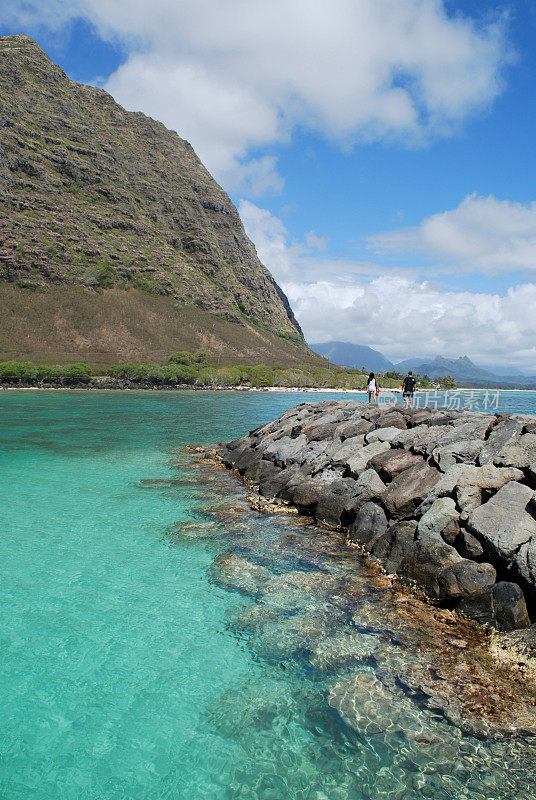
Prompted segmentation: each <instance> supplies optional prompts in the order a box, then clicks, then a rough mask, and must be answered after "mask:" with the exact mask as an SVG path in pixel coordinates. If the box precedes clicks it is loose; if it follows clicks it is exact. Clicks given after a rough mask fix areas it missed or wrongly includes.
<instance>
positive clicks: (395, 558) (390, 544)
mask: <svg viewBox="0 0 536 800" xmlns="http://www.w3.org/2000/svg"><path fill="white" fill-rule="evenodd" d="M416 532H417V522H416V520H401V521H400V522H395V524H394V525H391V526H390V527H389V528H388V529H387V530H386V531H385V533H384V534H383V535H381V536H378V537H376V538H375V539H374V542H373V543H372V546H371V549H370V552H371V554H372V556H373V557H374V558H375V559H376V560H377V561H379V563H380V564H381V565H382V567H383V568H384V569H385V570H386V572H388V573H395V572H397V571H398V568H399V566H400V563H401V561H402V560H403V559H404V558H405V557H406V556H407V555H409V553H410V552H411V550H412V548H413V545H414V541H415V534H416Z"/></svg>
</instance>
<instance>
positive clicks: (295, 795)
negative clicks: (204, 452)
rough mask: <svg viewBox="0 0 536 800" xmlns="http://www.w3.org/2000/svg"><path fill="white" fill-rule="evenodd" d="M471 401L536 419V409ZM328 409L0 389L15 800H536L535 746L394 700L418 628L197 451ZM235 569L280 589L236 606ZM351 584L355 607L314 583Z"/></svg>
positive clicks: (8, 764) (524, 398) (7, 737)
mask: <svg viewBox="0 0 536 800" xmlns="http://www.w3.org/2000/svg"><path fill="white" fill-rule="evenodd" d="M454 394H455V393H453V395H454ZM456 395H457V396H458V397H461V398H462V402H465V403H469V404H470V406H471V407H473V408H477V406H478V403H480V405H481V406H482V404H483V403H484V402H486V403H496V407H490V408H488V410H493V411H518V412H523V413H536V392H500V393H499V396H498V398H496V399H495V398H492V399H490V395H491V393H489V394H488V395H486V394H485V393H483V392H481V393H463V392H460V393H456ZM331 396H338V395H337V394H336V393H333V394H322V395H320V394H316V393H314V394H313V393H304V392H299V393H295V394H294V393H288V392H285V393H283V392H266V393H248V392H231V391H229V392H82V391H77V392H74V391H69V392H44V391H41V392H38V391H35V392H34V391H5V392H0V486H1V496H2V504H1V506H0V531H1V536H0V570H1V585H2V589H1V591H2V599H3V602H2V619H1V623H0V630H1V636H2V672H3V679H2V682H1V687H0V707H1V709H2V726H1V733H0V740H1V748H0V749H1V758H2V768H1V775H0V787H1V793H2V797H5V798H6V800H29V798H32V800H51V798H54V800H56V799H58V800H59V799H60V798H61V800H127V799H128V800H171V799H172V798H173V800H202V799H206V800H220V799H221V800H286V798H291V800H365V799H367V800H370V799H371V798H398V800H421V798H434V800H442V799H443V798H457V800H463V798H466V800H477V799H478V798H482V800H484V798H485V800H488V799H489V798H490V797H500V798H514V797H516V798H518V799H519V800H529V798H531V797H533V794H532V790H533V789H532V787H533V786H534V781H535V780H536V746H535V745H534V743H533V742H532V741H530V740H527V741H522V740H506V741H500V740H496V739H487V738H476V737H473V736H471V735H470V734H468V733H467V732H463V731H460V730H459V729H458V728H457V727H456V726H454V725H452V724H451V723H450V722H449V721H448V720H446V719H444V718H442V717H440V715H438V714H437V713H436V714H434V713H431V712H430V710H427V709H425V708H421V707H419V705H418V704H415V703H413V702H410V701H409V700H408V699H407V698H406V697H405V696H403V695H402V694H400V688H399V687H397V686H396V685H395V683H396V682H395V681H393V687H392V692H393V693H392V694H390V693H389V692H387V693H385V694H382V692H383V689H381V688H378V686H379V684H378V681H377V677H378V675H379V674H380V672H381V671H382V670H383V671H384V672H385V671H386V670H387V672H388V674H389V675H396V670H397V669H398V666H397V665H398V664H399V661H397V659H399V658H400V654H401V653H408V652H410V651H411V648H412V647H413V646H414V644H415V642H416V641H417V640H418V636H419V630H418V626H417V624H416V623H415V622H413V621H412V617H411V614H409V615H408V614H407V613H406V612H405V611H403V610H401V609H399V608H397V607H396V602H395V601H396V598H394V597H392V596H391V595H389V594H388V593H387V594H384V593H382V591H381V590H380V588H378V585H377V583H376V578H375V577H374V576H372V575H371V574H370V572H369V571H368V570H367V569H366V567H364V566H363V565H362V564H361V563H360V561H359V560H358V559H357V558H353V559H350V558H349V557H348V554H347V553H345V551H344V549H343V548H341V547H340V546H339V543H338V542H337V541H336V539H334V538H333V537H331V538H330V536H328V535H327V534H322V535H320V534H318V532H316V529H315V531H311V529H310V528H307V527H306V526H305V525H304V523H303V522H301V521H300V520H298V519H292V518H287V517H279V516H266V515H261V514H258V513H255V512H253V511H251V510H250V508H249V505H248V503H247V502H246V500H245V498H244V489H243V487H242V485H241V484H240V482H239V481H238V480H236V479H235V478H234V477H232V476H230V475H228V474H226V473H222V472H218V471H213V474H212V473H211V472H210V471H209V470H208V469H207V468H206V467H204V466H202V465H198V464H196V463H195V459H193V458H192V456H190V455H187V454H185V453H183V452H182V451H181V448H183V447H184V445H186V444H200V445H211V444H214V443H216V442H218V441H223V440H229V439H232V438H235V437H237V436H239V435H241V434H242V433H244V432H246V431H247V430H251V429H253V428H254V427H256V426H257V425H259V424H260V423H262V422H265V421H268V420H271V419H273V418H275V417H276V416H278V415H279V414H280V413H282V412H283V411H284V410H285V409H286V408H288V407H290V406H292V405H295V404H296V403H298V402H303V401H305V400H313V401H319V400H322V399H327V398H328V397H331ZM349 396H351V395H349V394H345V395H344V397H346V398H347V397H349ZM486 397H487V398H488V399H486ZM419 399H420V400H422V396H421V397H420V398H419ZM477 401H478V402H477ZM444 402H450V398H448V397H447V399H446V401H444ZM452 402H454V400H453V401H452ZM456 402H457V401H456ZM314 536H318V538H317V539H314ZM229 552H231V553H236V554H238V555H239V556H240V557H241V558H246V559H250V560H252V561H253V562H254V563H257V564H259V565H262V567H263V569H266V570H268V573H269V574H270V575H271V576H272V579H273V580H274V585H278V586H279V589H277V591H274V592H273V593H272V594H271V595H270V596H264V597H257V596H252V595H247V594H245V593H243V592H240V591H232V590H231V591H230V590H229V587H227V588H226V587H225V586H224V585H222V583H221V581H218V580H217V578H216V572H215V568H214V561H215V559H217V558H218V556H220V555H221V554H222V553H229ZM289 575H291V576H294V578H295V577H296V575H298V577H299V576H302V577H303V581H304V582H305V583H304V585H305V586H306V587H308V588H307V589H306V590H299V589H296V588H294V589H292V588H289V585H288V584H287V583H286V576H289ZM349 575H350V576H351V580H352V581H353V584H352V585H353V586H354V588H355V596H356V597H358V598H359V599H358V600H356V601H355V604H354V605H353V606H352V608H351V609H349V608H348V603H346V604H343V603H342V601H340V603H339V605H338V606H334V604H333V599H332V598H330V597H329V596H328V595H327V594H326V592H325V591H323V590H322V587H321V586H320V585H319V582H318V581H317V582H316V583H315V582H314V581H313V582H311V581H310V579H311V576H313V578H314V577H315V576H316V577H318V576H326V580H327V579H328V578H329V579H332V578H337V579H339V578H341V579H342V578H344V579H345V580H346V579H347V578H348V576H349ZM276 579H278V580H279V584H278V580H276ZM307 581H309V583H308V582H307ZM320 583H321V582H320ZM328 583H329V581H328ZM389 603H391V605H389ZM357 613H359V614H360V615H361V616H360V617H359V618H358V622H359V624H358V623H357V622H356V619H357V618H356V614H357ZM307 626H309V628H308V627H307ZM306 630H307V631H309V633H307V636H306V635H305V633H304V632H305V631H306ZM319 631H320V633H319ZM337 642H342V644H341V645H340V646H339V649H338V650H334V649H333V647H334V643H335V644H336V643H337ZM326 643H327V644H329V647H327V644H326ZM348 643H351V648H350V650H349V652H346V651H345V650H344V648H345V647H347V649H348ZM330 647H331V650H330ZM378 647H380V650H381V652H382V654H383V655H382V658H383V662H382V661H379V660H378V658H379V657H377V656H375V657H372V656H371V654H373V653H377V649H378ZM375 648H376V649H375ZM345 654H346V655H345ZM343 656H344V657H343ZM400 663H402V662H400ZM382 664H383V666H382ZM356 674H358V675H362V677H363V685H364V686H368V685H369V684H370V686H372V687H375V688H373V689H371V690H370V693H369V695H370V697H371V698H373V699H374V698H376V699H375V700H374V702H373V703H372V705H371V704H370V703H368V704H367V703H365V704H364V706H363V708H361V709H357V711H358V712H359V713H358V715H357V717H356V719H358V721H359V724H358V725H355V724H353V725H352V724H349V721H348V719H347V718H346V717H345V716H344V714H343V715H341V714H340V713H338V712H337V710H336V708H335V705H334V701H333V697H336V696H337V692H339V695H340V687H341V686H344V685H346V684H345V681H348V680H349V679H350V678H353V677H354V676H355V675H356ZM367 682H368V683H367ZM375 693H376V694H375ZM369 695H367V697H369ZM393 697H395V698H398V700H397V703H399V705H398V706H397V707H398V708H399V709H401V708H403V709H405V711H404V714H405V716H404V721H403V723H402V722H401V723H400V725H399V726H398V727H397V726H396V725H394V726H393V702H392V699H393Z"/></svg>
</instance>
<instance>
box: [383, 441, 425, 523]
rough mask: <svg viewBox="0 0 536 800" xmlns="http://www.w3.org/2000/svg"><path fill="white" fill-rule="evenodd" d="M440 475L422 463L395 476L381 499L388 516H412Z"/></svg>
mask: <svg viewBox="0 0 536 800" xmlns="http://www.w3.org/2000/svg"><path fill="white" fill-rule="evenodd" d="M371 446H372V445H371ZM440 474H441V473H439V472H438V471H437V470H436V469H434V468H433V467H430V466H429V465H428V464H426V463H425V462H423V463H421V464H417V465H416V466H414V467H410V468H409V469H406V470H404V472H401V473H400V475H397V477H396V478H395V479H394V480H393V481H392V483H390V484H389V486H388V487H387V489H386V491H385V494H384V495H383V497H382V502H383V505H384V506H385V508H386V509H387V512H388V513H389V515H390V516H391V517H394V518H395V519H400V518H402V517H410V516H412V515H413V513H414V512H415V509H416V508H417V506H419V505H420V504H421V503H422V501H423V500H424V498H425V497H426V496H427V495H428V494H429V492H431V491H432V489H433V488H434V486H435V484H436V483H437V481H438V480H439V476H440Z"/></svg>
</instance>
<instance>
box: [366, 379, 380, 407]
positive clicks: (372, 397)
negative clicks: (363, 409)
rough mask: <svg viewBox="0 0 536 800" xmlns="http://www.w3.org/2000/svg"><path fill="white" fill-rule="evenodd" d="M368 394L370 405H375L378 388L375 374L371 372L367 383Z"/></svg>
mask: <svg viewBox="0 0 536 800" xmlns="http://www.w3.org/2000/svg"><path fill="white" fill-rule="evenodd" d="M367 392H368V401H369V403H375V402H376V397H377V394H378V390H377V388H376V378H375V377H374V373H373V372H371V373H370V375H369V376H368V381H367Z"/></svg>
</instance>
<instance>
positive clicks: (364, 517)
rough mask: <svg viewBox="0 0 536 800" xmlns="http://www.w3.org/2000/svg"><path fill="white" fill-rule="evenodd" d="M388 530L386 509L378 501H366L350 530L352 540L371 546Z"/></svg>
mask: <svg viewBox="0 0 536 800" xmlns="http://www.w3.org/2000/svg"><path fill="white" fill-rule="evenodd" d="M386 530H387V517H386V516H385V511H384V510H383V508H381V506H378V505H377V504H376V503H365V504H364V505H362V506H361V508H360V509H359V511H358V512H357V516H356V518H355V520H354V522H353V523H352V525H351V527H350V531H349V534H348V536H349V539H350V541H351V542H355V543H356V544H361V545H365V546H370V545H371V544H372V543H373V542H374V541H375V540H376V539H377V538H378V537H379V536H381V535H382V534H383V533H385V531H386Z"/></svg>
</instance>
